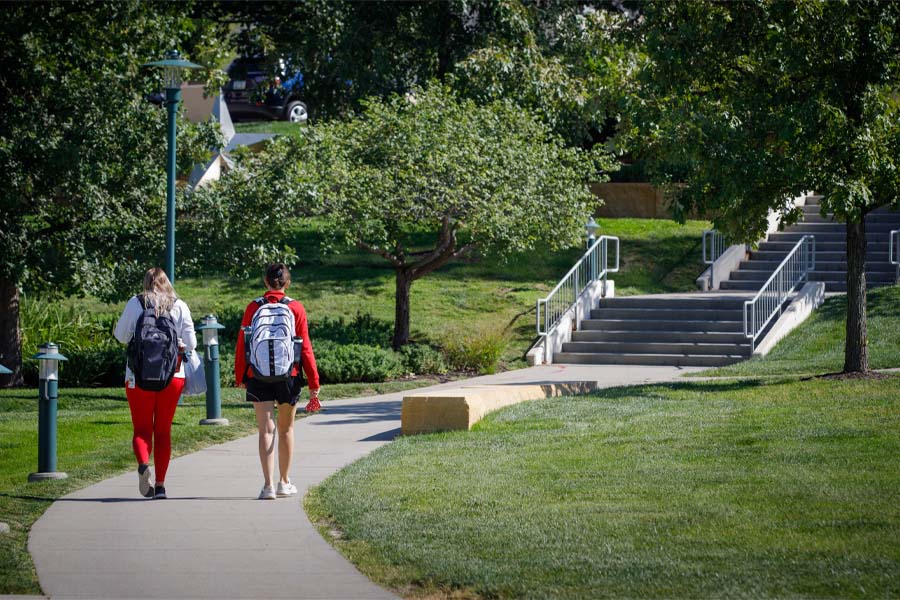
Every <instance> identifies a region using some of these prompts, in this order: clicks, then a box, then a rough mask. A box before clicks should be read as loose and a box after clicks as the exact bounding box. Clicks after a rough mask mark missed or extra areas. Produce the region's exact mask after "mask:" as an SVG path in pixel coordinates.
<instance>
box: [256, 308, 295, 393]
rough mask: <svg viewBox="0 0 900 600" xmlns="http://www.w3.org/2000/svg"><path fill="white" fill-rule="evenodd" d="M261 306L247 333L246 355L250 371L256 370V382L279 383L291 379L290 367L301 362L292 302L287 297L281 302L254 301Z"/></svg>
mask: <svg viewBox="0 0 900 600" xmlns="http://www.w3.org/2000/svg"><path fill="white" fill-rule="evenodd" d="M254 302H256V303H257V304H258V305H259V308H258V309H256V313H255V314H254V315H253V320H252V321H251V322H250V327H249V331H247V329H245V330H244V353H245V358H246V360H247V368H248V369H253V378H254V379H256V380H257V381H264V382H276V381H287V380H288V379H290V378H291V367H292V366H293V365H294V362H295V361H297V362H299V360H300V355H299V352H295V351H294V336H295V335H296V334H295V332H296V322H295V321H294V313H293V312H291V309H290V308H288V303H290V302H293V300H291V299H290V298H288V297H287V296H285V297H283V298H282V299H281V300H279V301H278V302H268V301H267V300H266V299H265V298H264V297H263V298H257V299H256V300H254Z"/></svg>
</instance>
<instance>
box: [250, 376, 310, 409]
mask: <svg viewBox="0 0 900 600" xmlns="http://www.w3.org/2000/svg"><path fill="white" fill-rule="evenodd" d="M302 389H303V381H302V380H301V379H300V378H299V377H291V378H290V379H288V380H287V381H279V382H277V383H266V382H264V381H257V380H255V379H253V378H252V377H250V378H248V379H247V401H248V402H273V401H274V402H277V403H278V404H290V405H291V406H294V405H295V404H297V398H299V397H300V391H301V390H302Z"/></svg>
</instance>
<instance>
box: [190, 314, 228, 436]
mask: <svg viewBox="0 0 900 600" xmlns="http://www.w3.org/2000/svg"><path fill="white" fill-rule="evenodd" d="M202 321H203V325H201V326H200V327H198V328H197V331H202V332H203V345H204V346H206V354H205V355H204V357H203V359H204V362H205V365H204V366H205V369H204V371H205V372H206V418H205V419H200V424H201V425H228V419H223V418H222V397H221V394H220V393H219V330H220V329H225V326H224V325H221V324H220V323H219V321H218V319H216V316H215V315H206V316H205V317H203V319H202Z"/></svg>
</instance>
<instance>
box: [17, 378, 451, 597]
mask: <svg viewBox="0 0 900 600" xmlns="http://www.w3.org/2000/svg"><path fill="white" fill-rule="evenodd" d="M434 383H437V381H436V380H433V379H420V380H411V381H402V382H393V383H374V384H371V383H370V384H340V385H332V386H328V388H327V390H323V394H324V395H323V398H322V399H323V401H326V402H324V408H325V410H327V409H328V405H327V400H329V399H334V398H348V397H357V396H368V395H374V394H379V393H388V392H394V391H401V390H404V389H409V388H413V387H418V386H422V385H431V384H434ZM222 396H223V398H222V411H223V413H224V416H225V417H226V418H228V420H229V421H230V422H231V424H230V425H229V426H228V427H201V426H200V425H199V421H200V419H202V418H205V417H206V403H205V400H204V397H203V396H196V397H191V398H187V399H186V401H185V402H184V404H182V405H181V406H179V407H178V410H177V411H176V413H175V421H174V424H173V427H172V453H173V456H179V455H183V454H187V453H190V452H193V451H195V450H198V449H200V448H203V447H206V446H210V445H213V444H218V443H221V442H225V441H228V440H232V439H236V438H239V437H242V436H244V435H249V434H251V433H253V432H255V431H256V420H255V417H254V413H253V409H252V406H251V405H250V403H248V402H245V401H244V395H243V390H238V389H236V388H231V389H225V390H223V394H222ZM304 396H305V393H304ZM304 402H305V400H304ZM37 405H38V403H37V392H36V390H33V389H19V390H0V522H4V523H8V524H9V526H10V533H9V534H8V535H0V594H38V593H40V587H39V586H38V582H37V578H36V575H35V572H34V565H33V564H32V562H31V557H30V555H29V554H28V550H27V542H28V531H29V529H30V528H31V525H32V524H33V523H34V522H35V521H36V520H37V519H38V517H40V516H41V514H43V512H44V511H45V510H46V509H47V507H49V506H50V503H51V502H53V501H54V500H55V499H56V498H59V497H60V496H62V495H65V494H66V493H68V492H71V491H74V490H77V489H80V488H82V487H85V486H87V485H89V484H91V483H95V482H97V481H101V480H103V479H106V478H108V477H111V476H113V475H116V474H119V473H123V472H126V471H129V470H132V469H135V468H136V465H135V462H134V455H133V453H132V450H131V436H132V428H131V417H130V413H129V410H128V402H127V400H126V399H125V392H124V390H123V389H122V388H100V389H67V388H65V387H63V388H61V389H60V395H59V415H58V435H57V440H58V441H57V469H58V470H60V471H64V472H65V473H67V474H68V476H69V477H68V479H65V480H61V481H48V482H37V483H29V482H28V474H29V473H31V472H34V471H37V447H38V440H37V423H38V416H37ZM300 416H301V417H302V416H304V413H302V412H301V413H300Z"/></svg>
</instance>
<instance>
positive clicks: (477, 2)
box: [200, 0, 636, 145]
mask: <svg viewBox="0 0 900 600" xmlns="http://www.w3.org/2000/svg"><path fill="white" fill-rule="evenodd" d="M595 5H599V6H600V8H599V9H598V8H595ZM200 9H201V10H202V11H204V14H207V15H209V16H214V17H215V18H218V19H223V20H226V21H228V20H231V21H235V22H239V23H241V24H242V25H243V26H242V27H241V28H240V29H238V30H237V31H236V33H235V38H236V45H237V47H238V48H239V50H240V51H241V52H242V53H243V54H245V55H261V56H264V57H265V58H266V59H268V61H269V68H270V70H271V71H272V72H273V74H274V73H275V72H277V71H278V70H279V69H280V66H279V65H278V64H277V63H278V61H279V60H282V59H284V60H286V61H287V62H288V63H289V64H290V65H292V66H293V67H295V68H297V69H299V70H300V71H302V73H303V75H304V90H303V93H304V99H305V100H306V102H307V104H308V105H309V107H310V110H311V111H312V113H313V114H314V115H315V116H317V117H334V116H346V115H349V114H352V113H354V112H356V111H358V110H359V109H360V108H361V102H362V100H363V99H365V98H368V97H371V96H377V97H379V98H386V97H387V96H388V95H389V94H391V93H399V94H403V93H405V92H406V91H408V90H409V89H411V88H412V87H413V86H415V85H421V84H423V83H425V82H427V81H430V80H431V79H438V80H440V81H442V82H443V83H445V84H448V85H451V86H452V87H454V88H456V89H457V91H459V92H461V93H463V94H464V95H466V96H468V97H471V98H474V99H475V100H477V101H478V102H479V103H488V102H492V101H494V100H513V101H515V102H516V103H518V104H519V105H520V106H523V107H525V108H527V109H528V110H529V111H530V112H532V113H534V114H537V115H539V116H541V117H542V118H544V119H545V120H546V121H547V122H548V123H550V125H551V127H552V128H553V130H554V131H555V132H556V133H558V134H559V135H561V136H562V137H563V138H565V139H566V141H567V142H568V143H569V144H571V145H579V144H590V143H593V142H595V141H597V140H599V139H601V137H602V134H603V132H604V129H609V128H610V123H611V122H613V121H614V118H615V116H616V115H617V114H618V108H619V105H620V103H621V96H620V93H621V90H622V89H624V81H623V80H625V79H627V78H629V77H631V76H633V73H634V72H635V67H636V59H635V55H634V53H633V52H631V51H630V50H628V48H627V46H625V45H624V44H623V43H622V41H621V39H620V35H619V34H620V31H621V29H622V27H623V24H624V23H625V22H626V19H625V16H624V14H623V13H622V12H621V11H619V10H618V9H616V8H614V7H612V6H611V5H610V3H606V2H600V3H589V2H556V3H553V2H550V3H546V2H530V1H528V0H500V1H497V0H474V1H472V0H414V1H406V0H404V1H394V0H382V1H380V2H353V1H351V0H310V1H307V2H294V3H288V2H257V1H243V2H241V1H239V2H234V1H228V2H221V3H218V4H201V5H200Z"/></svg>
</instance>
